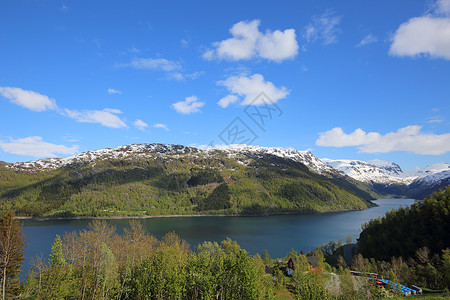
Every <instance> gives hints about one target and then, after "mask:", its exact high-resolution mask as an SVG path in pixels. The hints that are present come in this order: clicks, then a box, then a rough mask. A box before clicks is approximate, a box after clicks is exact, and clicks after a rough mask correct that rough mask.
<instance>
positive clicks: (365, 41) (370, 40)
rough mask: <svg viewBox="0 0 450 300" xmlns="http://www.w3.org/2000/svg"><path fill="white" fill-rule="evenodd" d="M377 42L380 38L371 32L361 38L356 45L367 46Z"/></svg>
mask: <svg viewBox="0 0 450 300" xmlns="http://www.w3.org/2000/svg"><path fill="white" fill-rule="evenodd" d="M375 42H378V38H377V37H376V36H374V35H373V34H371V33H370V34H368V35H366V36H365V37H364V38H363V39H362V40H361V42H359V43H358V44H357V45H356V47H361V46H365V45H368V44H372V43H375Z"/></svg>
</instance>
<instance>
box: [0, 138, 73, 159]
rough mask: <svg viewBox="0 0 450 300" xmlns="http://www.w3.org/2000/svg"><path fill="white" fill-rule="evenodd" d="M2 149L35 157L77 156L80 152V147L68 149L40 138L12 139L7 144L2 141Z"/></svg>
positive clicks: (0, 146)
mask: <svg viewBox="0 0 450 300" xmlns="http://www.w3.org/2000/svg"><path fill="white" fill-rule="evenodd" d="M0 148H2V150H3V151H5V152H7V153H12V154H18V155H28V156H34V157H56V156H57V155H56V154H75V153H77V152H78V146H72V147H67V146H64V145H56V144H52V143H47V142H44V141H43V140H42V137H40V136H30V137H26V138H22V139H16V140H14V139H10V140H9V141H7V142H5V141H0Z"/></svg>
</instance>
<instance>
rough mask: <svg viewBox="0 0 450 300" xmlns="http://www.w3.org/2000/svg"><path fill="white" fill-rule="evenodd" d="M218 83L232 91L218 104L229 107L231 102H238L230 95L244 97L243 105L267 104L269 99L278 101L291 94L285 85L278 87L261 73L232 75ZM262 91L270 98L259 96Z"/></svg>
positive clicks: (274, 101)
mask: <svg viewBox="0 0 450 300" xmlns="http://www.w3.org/2000/svg"><path fill="white" fill-rule="evenodd" d="M217 84H218V85H223V86H225V87H226V88H227V89H228V90H229V91H230V92H231V95H229V96H226V97H225V98H222V99H221V100H219V102H218V104H219V105H220V106H222V107H227V106H228V105H230V104H231V103H233V102H236V100H235V99H234V98H233V97H230V96H233V95H238V96H241V97H244V100H243V101H242V102H241V105H261V104H267V103H266V102H264V101H267V100H270V101H272V103H276V102H278V101H279V100H281V99H284V98H286V96H287V95H289V91H288V90H287V89H286V88H285V87H284V86H282V87H281V88H277V87H276V86H275V85H274V84H273V83H272V82H270V81H264V77H263V76H262V75H261V74H253V75H252V76H249V77H247V76H243V75H242V76H231V77H228V78H227V79H226V80H223V81H219V82H217ZM262 92H263V93H265V94H266V95H267V97H268V98H269V99H264V98H262V97H259V98H257V97H258V96H259V95H260V94H261V93H262ZM227 97H228V98H227Z"/></svg>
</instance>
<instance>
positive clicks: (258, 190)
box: [0, 151, 372, 217]
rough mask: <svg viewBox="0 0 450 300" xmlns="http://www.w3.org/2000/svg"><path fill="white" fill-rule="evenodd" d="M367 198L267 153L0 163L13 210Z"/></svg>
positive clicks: (241, 208) (1, 182)
mask: <svg viewBox="0 0 450 300" xmlns="http://www.w3.org/2000/svg"><path fill="white" fill-rule="evenodd" d="M199 155H200V154H199ZM370 199H372V197H371V196H370V195H369V193H367V192H365V191H363V190H362V189H360V188H359V187H357V186H356V185H355V184H353V183H351V182H349V181H347V180H345V179H342V178H337V177H336V178H335V177H332V176H331V177H325V176H321V175H319V174H316V173H312V172H310V171H309V170H308V168H307V167H306V166H304V165H303V164H301V163H296V162H293V161H292V160H288V159H282V158H279V157H275V156H271V155H266V156H264V157H255V158H252V159H251V163H250V164H249V165H243V164H242V163H240V162H239V161H238V160H236V159H233V158H230V157H228V156H227V155H225V154H223V153H222V152H220V151H218V152H217V153H214V155H210V156H189V155H179V154H176V155H172V154H167V155H164V156H160V155H157V154H154V153H149V155H148V157H146V158H142V157H133V158H127V159H123V158H122V159H121V158H115V159H103V160H101V159H98V160H96V161H93V162H86V163H74V164H72V165H68V166H66V167H63V168H59V169H56V170H42V171H30V170H27V171H25V170H24V171H15V170H12V169H9V168H8V165H0V209H2V210H5V209H13V210H14V211H15V212H16V213H17V215H20V216H45V217H49V216H63V217H64V216H67V217H70V216H130V215H133V216H139V215H170V214H199V213H201V214H264V213H279V212H325V211H331V210H354V209H364V208H367V207H368V206H370V205H372V204H371V203H370V202H368V200H370Z"/></svg>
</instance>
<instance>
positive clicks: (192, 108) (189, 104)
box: [172, 95, 205, 115]
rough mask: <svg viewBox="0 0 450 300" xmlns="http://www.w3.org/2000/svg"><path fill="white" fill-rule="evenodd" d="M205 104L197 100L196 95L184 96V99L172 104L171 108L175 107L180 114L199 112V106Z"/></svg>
mask: <svg viewBox="0 0 450 300" xmlns="http://www.w3.org/2000/svg"><path fill="white" fill-rule="evenodd" d="M204 105H205V102H200V101H198V97H197V96H195V95H194V96H190V97H186V100H184V101H179V102H176V103H173V104H172V108H173V109H175V110H176V111H177V112H179V113H180V114H185V115H188V114H192V113H196V112H200V108H201V107H203V106H204Z"/></svg>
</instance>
